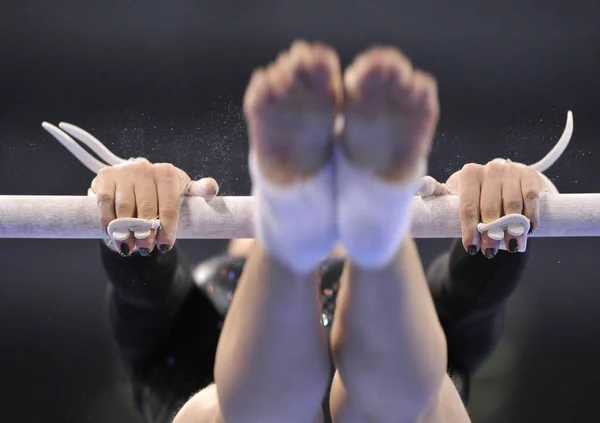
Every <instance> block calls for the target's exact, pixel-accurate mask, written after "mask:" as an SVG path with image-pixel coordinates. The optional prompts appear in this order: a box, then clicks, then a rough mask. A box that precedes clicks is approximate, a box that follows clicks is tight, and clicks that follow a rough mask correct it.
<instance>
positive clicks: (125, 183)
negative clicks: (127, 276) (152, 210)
mask: <svg viewBox="0 0 600 423" xmlns="http://www.w3.org/2000/svg"><path fill="white" fill-rule="evenodd" d="M119 179H120V180H121V181H122V182H117V184H116V190H115V210H116V212H117V219H120V218H126V217H135V211H136V210H135V191H134V180H135V179H134V177H127V176H124V177H120V178H119ZM115 245H116V247H117V250H118V251H119V252H120V253H121V255H122V256H128V255H129V254H131V252H132V251H133V247H134V245H135V241H134V239H133V235H131V234H130V235H129V238H127V239H126V240H125V241H122V242H115Z"/></svg>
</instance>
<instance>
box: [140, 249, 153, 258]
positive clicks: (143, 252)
mask: <svg viewBox="0 0 600 423" xmlns="http://www.w3.org/2000/svg"><path fill="white" fill-rule="evenodd" d="M138 252H139V253H140V256H142V257H147V256H149V255H150V250H149V249H148V248H138Z"/></svg>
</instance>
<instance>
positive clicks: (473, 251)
mask: <svg viewBox="0 0 600 423" xmlns="http://www.w3.org/2000/svg"><path fill="white" fill-rule="evenodd" d="M477 251H479V247H478V246H477V245H469V247H468V248H467V252H468V253H469V254H471V255H472V256H474V255H475V254H477Z"/></svg>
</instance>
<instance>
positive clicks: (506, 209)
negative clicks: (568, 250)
mask: <svg viewBox="0 0 600 423" xmlns="http://www.w3.org/2000/svg"><path fill="white" fill-rule="evenodd" d="M426 178H429V177H426ZM430 182H431V178H430ZM433 182H434V183H430V184H429V185H427V184H422V187H421V190H420V191H419V194H420V195H421V196H429V195H447V194H450V195H458V196H459V207H460V225H461V231H462V243H463V246H464V248H465V250H466V251H467V252H468V253H469V254H471V255H475V254H477V253H478V252H479V251H481V252H482V253H483V254H484V255H485V256H486V257H487V258H489V259H491V258H494V257H495V256H496V254H497V253H498V248H499V247H500V242H499V241H495V240H493V239H491V238H490V237H489V236H487V234H480V233H479V231H478V230H477V224H478V223H480V222H481V223H490V222H493V221H494V220H496V219H499V218H500V217H502V216H505V215H507V214H513V213H517V214H523V215H524V216H525V217H527V218H528V219H529V220H530V222H531V228H530V230H529V233H531V232H533V231H534V230H535V229H536V228H537V227H538V225H539V222H540V194H541V193H542V192H543V191H545V189H546V183H545V182H544V180H543V179H542V177H541V176H540V175H539V174H538V172H537V171H536V170H534V169H532V168H530V167H527V166H524V165H522V164H519V163H513V162H510V161H506V160H493V161H491V162H489V163H487V164H485V165H480V164H476V163H468V164H466V165H465V166H464V167H463V168H462V169H461V170H460V171H458V172H456V173H454V174H453V175H452V176H450V178H449V179H448V180H447V181H446V183H445V184H440V183H438V182H437V181H433ZM425 185H427V186H428V187H429V188H428V189H423V187H424V186H425ZM524 236H526V235H522V236H518V237H514V236H512V235H510V234H508V233H505V238H504V245H506V248H507V250H508V251H510V252H511V253H516V252H518V251H519V249H520V246H521V245H522V243H523V242H524Z"/></svg>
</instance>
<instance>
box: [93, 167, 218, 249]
mask: <svg viewBox="0 0 600 423" xmlns="http://www.w3.org/2000/svg"><path fill="white" fill-rule="evenodd" d="M91 188H92V191H93V192H94V193H95V194H96V198H97V200H98V208H99V211H100V224H101V226H102V229H103V230H104V231H105V232H106V229H107V227H108V224H109V223H110V222H111V221H112V220H114V219H116V218H126V217H137V218H140V219H149V220H152V219H156V218H157V217H158V218H159V219H160V224H161V226H160V229H159V230H158V231H152V232H151V234H150V236H149V237H147V238H145V239H138V240H136V239H135V238H134V237H133V235H130V236H129V238H128V239H127V240H125V241H123V242H120V243H116V242H115V245H114V247H115V249H116V250H117V251H118V252H119V253H120V254H121V255H122V256H129V255H130V254H131V253H132V252H133V251H134V248H135V247H137V251H138V252H139V254H140V255H142V256H147V255H149V254H150V253H151V252H152V251H153V250H154V247H155V245H156V246H158V250H159V251H160V252H162V253H166V252H167V251H169V250H170V249H171V248H172V247H173V244H174V243H175V238H176V234H177V225H178V222H179V209H180V206H181V197H182V196H183V195H194V196H201V197H204V198H206V199H207V200H209V199H211V198H212V197H214V196H215V195H217V193H218V190H219V186H218V185H217V182H216V181H215V180H214V179H212V178H204V179H202V180H200V181H198V182H195V183H192V182H191V180H190V177H189V176H188V175H187V174H186V173H185V172H184V171H183V170H181V169H178V168H176V167H175V166H173V165H171V164H169V163H155V164H153V163H150V162H149V161H147V160H145V159H136V160H135V161H131V162H127V163H126V164H122V165H116V166H110V167H106V168H103V169H102V170H100V171H99V172H98V176H96V178H94V180H93V181H92V187H91ZM200 189H201V190H202V191H203V192H199V190H200ZM192 191H193V192H192Z"/></svg>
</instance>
